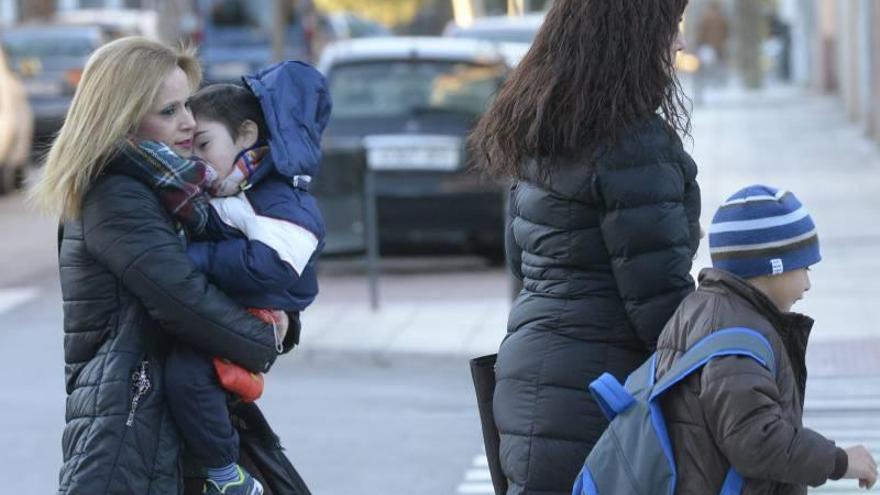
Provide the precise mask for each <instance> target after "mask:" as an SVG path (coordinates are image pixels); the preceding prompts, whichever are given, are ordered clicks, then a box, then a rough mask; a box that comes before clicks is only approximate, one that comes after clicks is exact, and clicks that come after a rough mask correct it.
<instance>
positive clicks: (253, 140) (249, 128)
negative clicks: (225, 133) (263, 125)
mask: <svg viewBox="0 0 880 495" xmlns="http://www.w3.org/2000/svg"><path fill="white" fill-rule="evenodd" d="M259 138H260V128H259V127H257V123H256V122H254V121H253V120H250V119H247V120H245V121H244V122H242V123H241V125H240V126H238V138H236V140H235V144H236V146H239V147H241V149H247V148H250V147H252V146H253V145H255V144H257V140H258V139H259Z"/></svg>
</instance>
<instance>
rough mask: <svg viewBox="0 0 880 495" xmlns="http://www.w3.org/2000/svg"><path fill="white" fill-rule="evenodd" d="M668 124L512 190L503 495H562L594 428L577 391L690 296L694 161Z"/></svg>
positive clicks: (585, 395) (502, 377)
mask: <svg viewBox="0 0 880 495" xmlns="http://www.w3.org/2000/svg"><path fill="white" fill-rule="evenodd" d="M667 129H668V128H667V127H666V125H665V123H663V122H662V120H660V119H659V118H656V119H651V120H650V121H647V122H644V123H642V124H640V125H637V126H633V127H632V128H631V129H629V130H628V132H626V133H625V134H624V135H623V137H622V138H621V139H620V140H619V141H618V143H617V144H616V145H614V146H611V147H608V149H607V150H606V152H605V153H603V154H602V155H601V157H600V158H599V159H598V160H596V161H595V163H564V164H561V166H560V167H558V169H557V170H556V171H555V172H554V173H553V174H552V175H551V177H550V178H549V180H547V181H545V182H544V184H545V185H544V186H543V187H542V186H539V185H537V184H538V181H537V180H531V181H526V180H524V181H519V182H518V183H516V184H514V185H513V187H512V191H511V195H510V214H509V215H510V218H509V223H508V231H507V234H508V235H507V251H508V256H509V259H510V260H511V269H512V270H513V272H514V273H515V275H516V276H518V277H520V278H521V279H522V281H523V290H522V292H521V293H520V294H519V296H518V297H517V299H516V301H515V302H514V304H513V308H512V309H511V312H510V319H509V322H508V335H507V338H506V339H505V340H504V342H503V343H502V345H501V348H500V350H499V352H498V363H497V369H496V376H497V385H496V391H495V398H494V413H495V420H496V423H497V426H498V430H499V432H500V434H501V463H502V467H503V469H504V471H505V473H506V475H507V477H508V478H509V482H510V488H509V490H508V495H519V494H560V495H561V494H569V493H571V487H572V484H573V482H574V479H575V477H576V476H577V473H578V471H579V470H580V468H581V467H582V465H583V461H584V459H585V458H586V456H587V454H588V452H589V451H590V449H591V448H592V446H593V444H594V443H595V441H596V440H597V439H598V437H599V435H600V434H601V432H602V431H603V430H604V429H605V426H606V421H605V419H604V417H603V416H602V413H601V412H600V410H599V409H598V407H597V406H596V405H595V403H594V402H593V400H592V397H591V396H590V394H589V392H588V391H587V385H588V384H589V382H590V381H592V380H593V379H595V378H596V377H598V376H599V375H600V374H601V373H602V372H604V371H610V372H611V373H613V374H614V375H615V376H617V377H618V378H625V377H626V375H627V374H628V373H630V372H631V371H632V370H634V369H635V368H636V367H638V365H639V364H641V363H642V362H643V361H644V360H645V359H646V358H647V357H648V356H649V354H650V353H651V352H652V351H653V349H654V347H655V345H656V342H657V337H658V336H659V334H660V331H661V330H662V329H663V325H664V324H665V323H666V321H667V320H668V319H669V317H670V316H671V315H672V313H673V312H674V311H675V309H676V307H677V306H678V304H679V302H681V300H682V299H683V298H684V297H685V296H686V295H688V294H689V293H690V292H692V291H693V290H694V282H693V279H692V278H691V276H690V274H689V273H690V269H691V261H692V259H693V256H694V254H695V253H696V249H697V246H698V244H699V239H700V232H699V216H700V192H699V187H698V186H697V183H696V175H697V167H696V164H694V162H693V160H692V159H691V158H690V157H689V156H688V155H687V153H686V152H685V151H684V150H683V148H682V146H681V143H680V141H679V139H678V138H677V137H676V136H675V135H674V134H671V133H670V132H668V131H667ZM531 175H535V174H531Z"/></svg>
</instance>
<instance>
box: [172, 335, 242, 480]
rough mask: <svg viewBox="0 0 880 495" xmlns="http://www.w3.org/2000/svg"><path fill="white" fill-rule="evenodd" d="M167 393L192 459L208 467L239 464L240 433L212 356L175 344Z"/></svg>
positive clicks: (184, 345)
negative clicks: (231, 416) (235, 424)
mask: <svg viewBox="0 0 880 495" xmlns="http://www.w3.org/2000/svg"><path fill="white" fill-rule="evenodd" d="M165 390H166V394H167V397H166V399H167V401H168V405H169V407H170V409H171V415H172V416H173V417H174V421H175V423H177V427H178V428H179V429H180V433H181V436H183V440H184V442H185V443H186V447H187V449H188V450H189V452H190V453H191V454H192V455H193V457H195V458H196V459H197V460H198V461H199V462H200V463H201V464H202V465H203V466H204V467H206V468H220V467H224V466H228V465H229V464H232V463H233V462H238V447H239V443H238V432H237V431H236V430H235V428H233V426H232V421H231V420H230V418H229V408H228V406H227V398H228V394H227V392H226V391H225V390H224V389H223V388H221V387H220V383H219V381H218V380H217V373H216V371H215V370H214V364H213V362H212V361H211V356H208V355H207V354H204V353H202V352H199V351H196V350H195V349H193V348H191V347H189V346H187V345H186V344H183V343H177V344H175V346H174V348H173V349H172V350H171V353H170V354H169V355H168V358H167V360H166V362H165Z"/></svg>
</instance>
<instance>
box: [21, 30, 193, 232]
mask: <svg viewBox="0 0 880 495" xmlns="http://www.w3.org/2000/svg"><path fill="white" fill-rule="evenodd" d="M175 67H180V68H181V69H182V70H183V71H184V72H185V73H186V75H187V78H188V79H189V82H190V86H191V87H192V89H193V90H195V89H197V88H198V86H199V84H200V82H201V77H202V72H201V67H200V66H199V62H198V60H197V59H196V57H195V49H193V48H190V47H186V46H181V47H180V48H179V49H177V50H175V49H173V48H171V47H168V46H165V45H163V44H162V43H159V42H156V41H151V40H148V39H146V38H140V37H128V38H122V39H119V40H116V41H113V42H111V43H108V44H106V45H104V46H102V47H101V48H99V49H97V50H96V51H95V53H93V54H92V56H91V57H89V60H88V62H87V63H86V66H85V69H84V71H83V75H82V79H81V81H80V83H79V86H78V87H77V89H76V94H74V96H73V101H72V102H71V104H70V109H69V110H68V111H67V118H66V119H65V121H64V125H63V126H62V127H61V130H60V131H59V133H58V136H57V137H56V138H55V141H54V143H53V144H52V148H51V149H50V150H49V153H48V155H47V157H46V163H45V166H44V170H43V173H42V175H41V176H40V178H39V179H38V180H37V182H36V184H34V187H33V189H32V190H31V199H32V200H33V201H34V202H35V203H36V204H37V205H39V206H40V207H42V208H43V209H44V210H46V211H47V212H50V213H53V214H60V215H61V216H62V217H63V218H76V217H78V216H79V213H80V209H81V206H82V199H83V195H84V194H85V192H86V190H87V188H88V187H89V185H90V183H91V182H92V181H93V180H94V179H95V177H97V176H98V175H99V174H100V173H101V171H102V170H103V168H104V166H105V165H106V164H107V163H108V161H109V160H110V159H111V158H112V155H113V149H114V145H115V144H116V143H117V142H118V141H119V140H120V139H121V138H123V137H124V136H125V135H126V134H128V133H130V132H134V131H135V130H136V129H137V127H138V124H139V123H140V121H141V119H143V118H144V116H146V115H147V113H148V112H149V111H150V108H151V106H152V105H153V101H154V100H155V99H156V97H157V94H158V92H159V90H160V88H161V86H162V83H163V81H164V80H165V78H166V77H167V76H168V74H169V73H171V71H173V70H174V68H175Z"/></svg>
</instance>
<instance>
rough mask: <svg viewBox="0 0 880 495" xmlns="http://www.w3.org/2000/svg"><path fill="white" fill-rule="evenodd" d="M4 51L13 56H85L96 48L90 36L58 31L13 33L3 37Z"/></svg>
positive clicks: (94, 41)
mask: <svg viewBox="0 0 880 495" xmlns="http://www.w3.org/2000/svg"><path fill="white" fill-rule="evenodd" d="M3 46H4V48H5V49H6V53H8V54H9V56H10V57H13V58H24V57H37V58H52V57H85V56H88V55H89V54H90V53H91V52H92V50H94V49H95V48H97V43H96V40H95V39H94V38H92V37H90V36H64V35H63V34H60V33H52V32H46V33H41V34H25V33H15V34H10V35H7V36H4V37H3Z"/></svg>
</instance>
